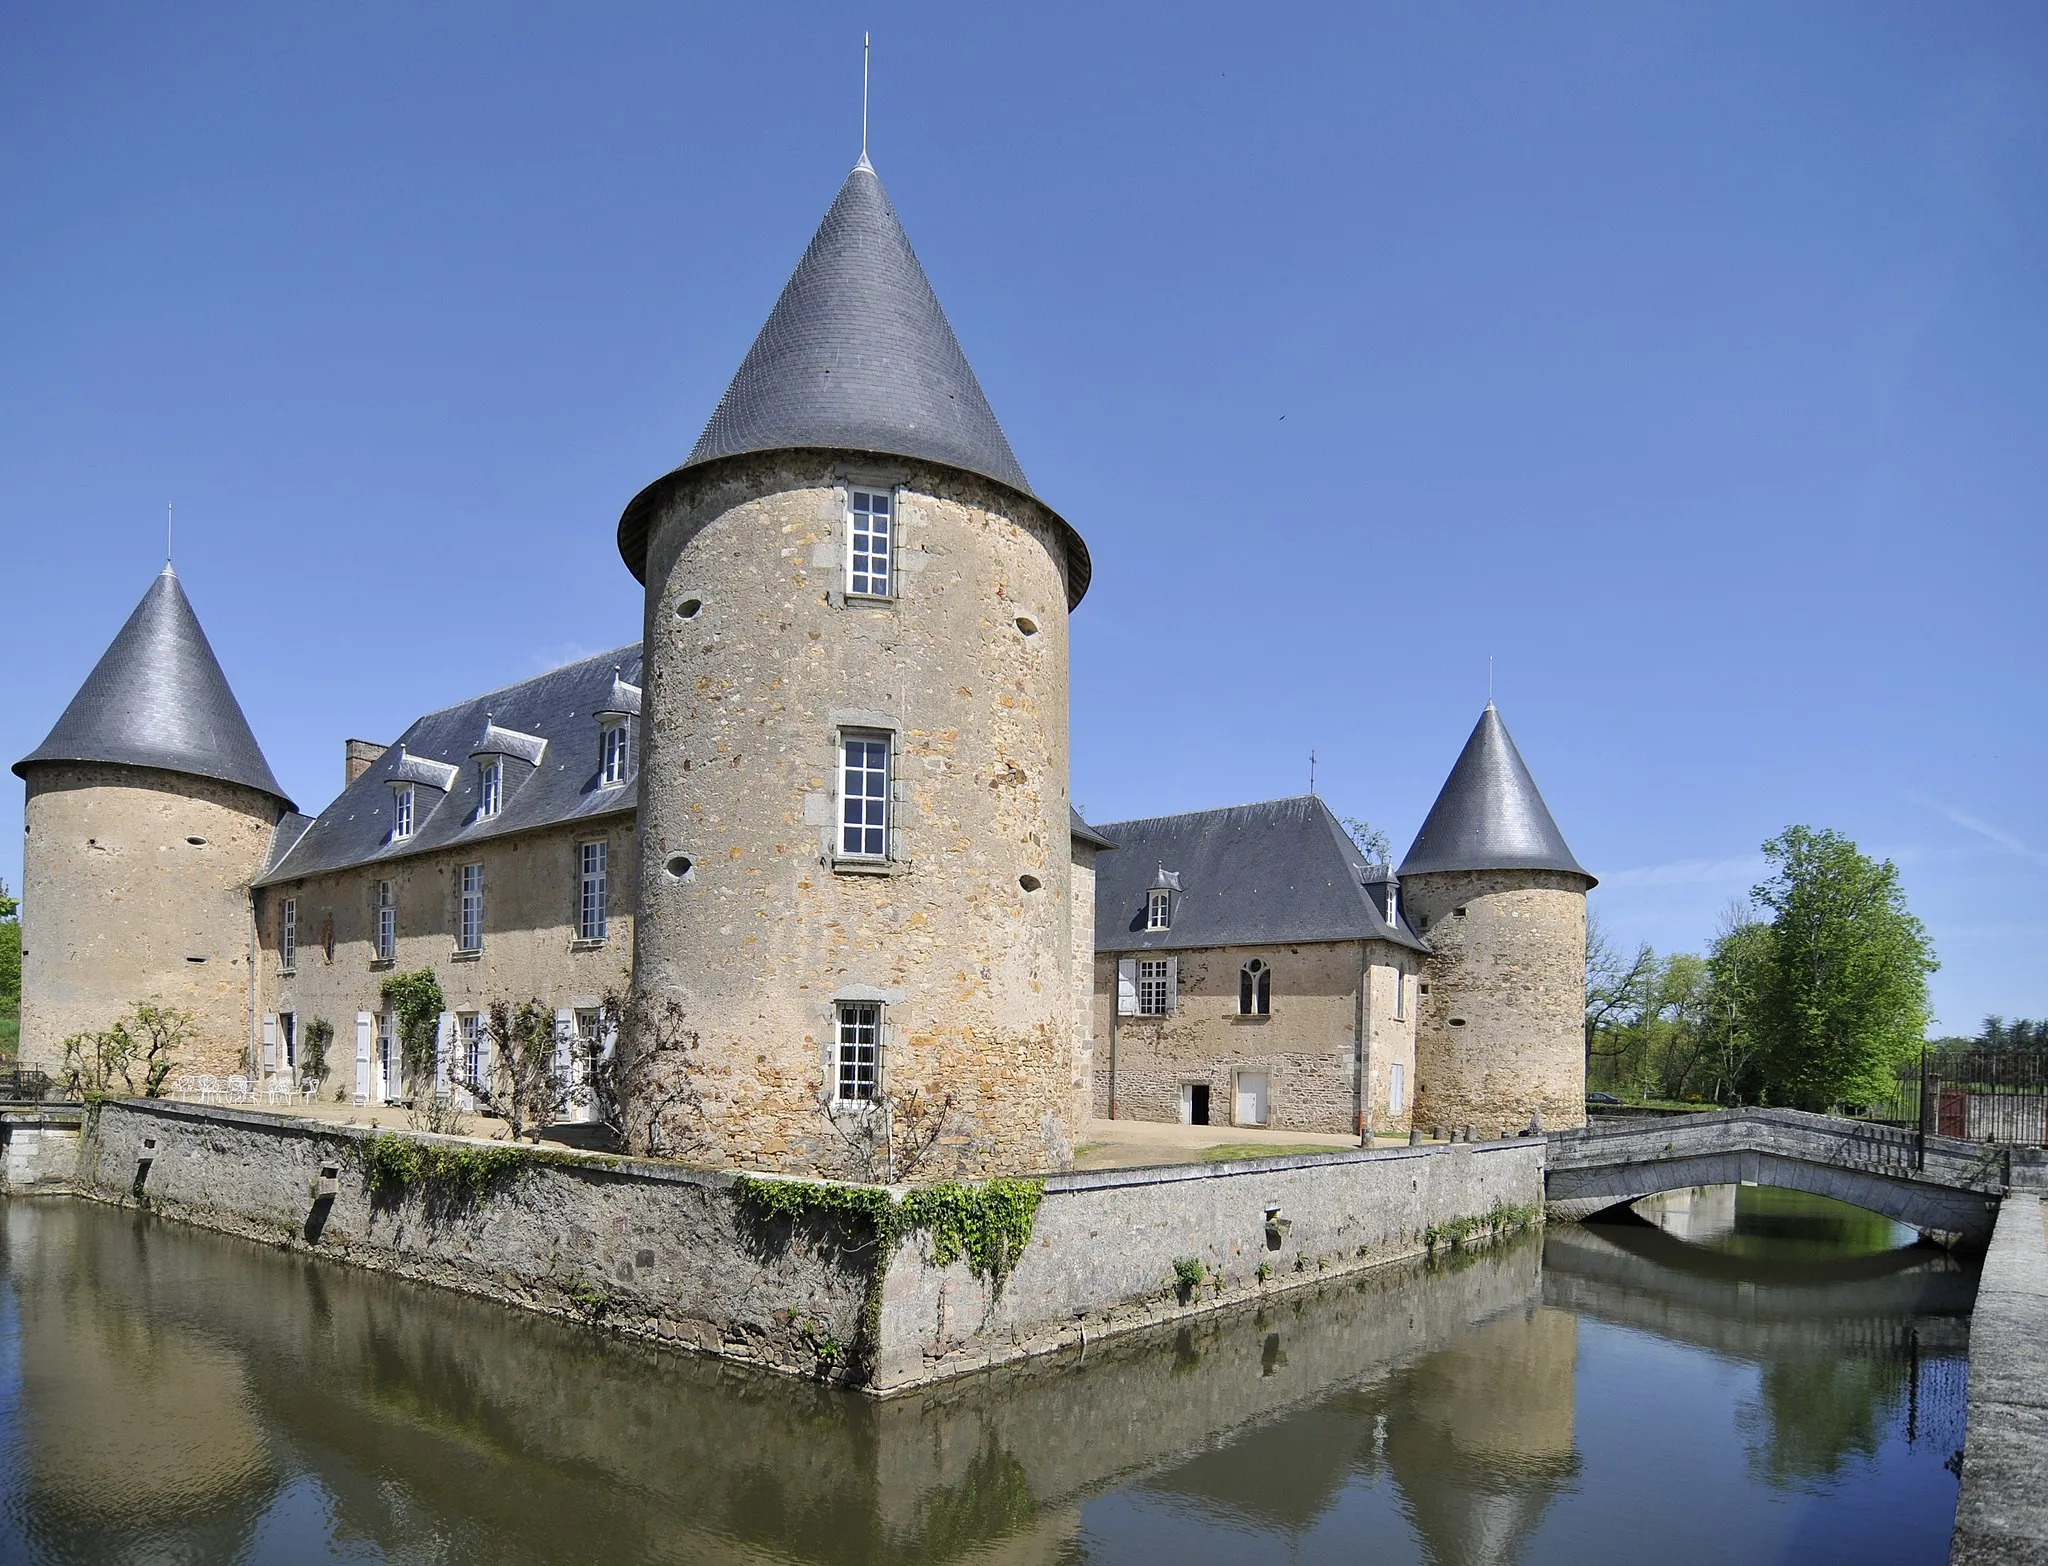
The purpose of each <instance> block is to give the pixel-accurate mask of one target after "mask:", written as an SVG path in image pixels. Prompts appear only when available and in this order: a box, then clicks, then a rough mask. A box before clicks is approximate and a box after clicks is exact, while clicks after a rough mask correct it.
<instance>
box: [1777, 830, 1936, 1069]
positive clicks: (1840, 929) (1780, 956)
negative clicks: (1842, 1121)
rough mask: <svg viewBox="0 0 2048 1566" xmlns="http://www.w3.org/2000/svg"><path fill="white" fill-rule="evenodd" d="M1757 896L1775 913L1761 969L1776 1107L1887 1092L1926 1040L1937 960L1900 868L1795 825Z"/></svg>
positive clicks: (1781, 841) (1782, 837) (1782, 838)
mask: <svg viewBox="0 0 2048 1566" xmlns="http://www.w3.org/2000/svg"><path fill="white" fill-rule="evenodd" d="M1764 853H1765V855H1766V856H1767V857H1768V858H1769V859H1770V861H1771V863H1772V866H1773V874H1772V876H1771V878H1770V879H1769V880H1768V881H1765V882H1764V883H1762V884H1761V885H1759V886H1758V887H1757V888H1756V889H1755V890H1754V892H1753V893H1752V894H1751V895H1752V896H1753V897H1754V898H1755V900H1756V902H1757V903H1758V905H1759V906H1760V907H1763V908H1766V909H1768V910H1769V911H1770V912H1771V914H1772V915H1773V917H1772V920H1771V936H1770V941H1769V950H1768V953H1767V954H1766V960H1765V961H1764V962H1763V964H1762V966H1761V972H1760V973H1759V975H1758V976H1757V977H1758V992H1757V1012H1756V1016H1755V1018H1754V1021H1753V1028H1754V1031H1755V1034H1756V1040H1757V1056H1756V1073H1757V1077H1758V1080H1759V1082H1760V1084H1761V1085H1762V1087H1763V1088H1764V1090H1765V1091H1766V1092H1768V1094H1769V1095H1770V1099H1771V1101H1772V1102H1774V1103H1781V1104H1789V1105H1792V1106H1795V1107H1798V1108H1803V1109H1826V1108H1828V1107H1830V1106H1831V1105H1834V1104H1837V1103H1840V1102H1842V1101H1843V1100H1845V1099H1854V1100H1865V1101H1867V1100H1870V1099H1874V1098H1879V1097H1882V1096H1883V1095H1884V1094H1885V1093H1886V1092H1888V1091H1889V1090H1890V1088H1891V1086H1892V1083H1893V1080H1894V1078H1895V1074H1896V1071H1897V1068H1898V1067H1899V1066H1901V1065H1903V1064H1904V1063H1905V1062H1906V1061H1907V1060H1908V1059H1910V1058H1911V1057H1912V1056H1913V1055H1914V1054H1915V1053H1916V1052H1917V1051H1918V1050H1919V1049H1920V1047H1921V1043H1922V1041H1923V1040H1924V1039H1925V1037H1926V1033H1927V1023H1928V1018H1929V1008H1928V1003H1927V975H1928V974H1930V973H1932V972H1933V971H1934V969H1935V968H1936V966H1937V964H1936V962H1935V960H1934V952H1933V949H1932V947H1931V946H1930V945H1929V943H1928V939H1927V932H1926V930H1925V928H1924V927H1923V926H1922V925H1921V923H1920V921H1919V920H1918V919H1916V918H1914V917H1913V915H1912V914H1911V912H1909V911H1908V909H1907V907H1906V896H1905V892H1904V890H1903V889H1902V888H1901V887H1900V885H1899V872H1898V867H1897V866H1896V865H1894V864H1892V862H1891V861H1890V860H1874V859H1870V858H1868V857H1866V856H1865V855H1863V854H1861V853H1859V852H1858V851H1857V848H1856V845H1855V844H1854V843H1852V842H1850V841H1849V840H1848V839H1847V838H1845V837H1843V836H1841V835H1840V834H1839V833H1835V832H1829V831H1816V830H1814V829H1812V828H1810V827H1803V826H1793V827H1787V828H1786V829H1785V830H1784V831H1783V832H1782V833H1780V834H1779V835H1778V836H1777V837H1775V838H1773V839H1771V841H1770V842H1768V843H1766V844H1764Z"/></svg>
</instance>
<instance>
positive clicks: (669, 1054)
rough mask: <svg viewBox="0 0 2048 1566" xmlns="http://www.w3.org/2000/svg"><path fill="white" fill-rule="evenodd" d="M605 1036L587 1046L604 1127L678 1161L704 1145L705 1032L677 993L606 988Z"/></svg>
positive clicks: (633, 1146) (587, 1069)
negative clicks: (701, 1055) (701, 1039)
mask: <svg viewBox="0 0 2048 1566" xmlns="http://www.w3.org/2000/svg"><path fill="white" fill-rule="evenodd" d="M598 1016H599V1031H598V1036H597V1037H596V1038H594V1039H591V1040H589V1041H588V1042H587V1043H586V1044H584V1046H583V1048H584V1051H585V1057H584V1073H583V1075H584V1082H583V1085H582V1086H581V1087H579V1088H578V1089H577V1090H576V1092H577V1096H578V1097H579V1098H583V1097H587V1098H588V1101H589V1102H590V1104H591V1106H592V1107H593V1108H594V1109H595V1110H596V1112H597V1118H598V1121H599V1123H600V1124H602V1125H603V1126H604V1127H605V1128H606V1129H608V1130H609V1131H610V1132H611V1133H612V1135H614V1136H616V1137H617V1138H618V1139H619V1140H620V1142H622V1143H623V1144H624V1145H625V1147H626V1149H627V1150H628V1151H629V1152H634V1153H643V1154H646V1155H647V1156H649V1157H651V1158H678V1157H681V1156H683V1155H684V1154H686V1153H689V1152H692V1151H695V1150H696V1149H698V1148H701V1147H702V1146H703V1145H704V1141H705V1131H704V1101H703V1096H702V1094H701V1093H700V1092H699V1091H698V1087H697V1076H698V1069H699V1068H698V1066H697V1063H696V1058H695V1057H696V1052H697V1044H698V1034H697V1030H696V1029H695V1028H693V1027H691V1026H690V1019H689V1012H688V1011H687V1010H686V1009H685V1008H684V1006H683V1003H682V1002H681V1001H679V1000H677V999H676V998H675V997H674V996H672V995H667V996H662V997H660V998H659V999H656V998H653V997H650V996H647V995H643V994H640V993H638V992H634V993H631V994H625V995H622V994H620V993H619V992H618V991H617V990H608V991H606V992H605V996H604V999H603V1001H602V1002H601V1003H600V1004H599V1008H598Z"/></svg>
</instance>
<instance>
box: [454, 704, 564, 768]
mask: <svg viewBox="0 0 2048 1566" xmlns="http://www.w3.org/2000/svg"><path fill="white" fill-rule="evenodd" d="M547 748H548V742H547V741H546V740H545V739H543V738H542V737H541V736H540V735H538V734H522V733H520V732H519V730H517V729H507V728H501V727H500V726H499V725H498V724H497V723H496V722H495V721H494V720H493V718H492V716H491V715H490V714H489V713H485V714H484V735H483V738H482V739H480V740H478V741H477V745H476V749H475V750H473V751H471V752H470V753H469V759H470V760H471V761H477V760H480V759H482V758H483V757H485V756H511V757H513V758H515V759H517V760H519V761H525V762H530V763H532V764H533V765H534V766H536V767H537V766H539V765H540V758H541V757H542V756H544V755H546V754H547Z"/></svg>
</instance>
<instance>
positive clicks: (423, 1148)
mask: <svg viewBox="0 0 2048 1566" xmlns="http://www.w3.org/2000/svg"><path fill="white" fill-rule="evenodd" d="M549 1162H553V1160H552V1159H549V1158H547V1157H546V1156H544V1155H543V1154H540V1153H537V1152H535V1151H534V1150H533V1149H532V1148H527V1147H514V1146H506V1147H465V1146H454V1147H450V1146H447V1145H444V1144H442V1143H439V1142H422V1141H420V1140H419V1139H418V1138H417V1137H410V1136H396V1135H393V1134H391V1133H389V1132H384V1131H379V1132H376V1133H375V1134H373V1135H372V1136H371V1137H370V1139H369V1140H368V1141H367V1142H366V1143H364V1145H363V1163H364V1165H365V1166H366V1167H367V1168H368V1170H369V1174H370V1191H371V1194H372V1195H373V1196H376V1197H379V1198H381V1199H383V1200H386V1201H395V1200H397V1199H398V1198H399V1197H400V1196H402V1195H404V1194H405V1193H406V1192H408V1191H411V1190H418V1191H420V1192H421V1193H422V1194H423V1195H425V1196H427V1197H428V1198H429V1199H430V1200H437V1201H440V1202H444V1203H448V1204H452V1205H465V1206H470V1205H474V1204H475V1203H477V1202H480V1201H482V1200H483V1198H484V1197H485V1196H486V1195H488V1194H489V1193H490V1191H491V1188H492V1187H493V1186H495V1185H498V1184H499V1183H501V1182H505V1181H509V1180H510V1178H511V1177H513V1176H515V1175H517V1174H518V1173H519V1172H520V1171H522V1170H525V1169H529V1168H532V1167H534V1166H535V1165H537V1164H541V1163H549Z"/></svg>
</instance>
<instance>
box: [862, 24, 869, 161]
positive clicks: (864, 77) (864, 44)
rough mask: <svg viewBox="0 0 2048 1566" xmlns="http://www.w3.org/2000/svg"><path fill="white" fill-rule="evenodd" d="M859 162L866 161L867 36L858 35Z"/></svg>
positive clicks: (864, 34) (863, 34)
mask: <svg viewBox="0 0 2048 1566" xmlns="http://www.w3.org/2000/svg"><path fill="white" fill-rule="evenodd" d="M860 160H861V162H863V163H865V162H867V160H868V35H867V34H866V33H862V34H861V35H860Z"/></svg>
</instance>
